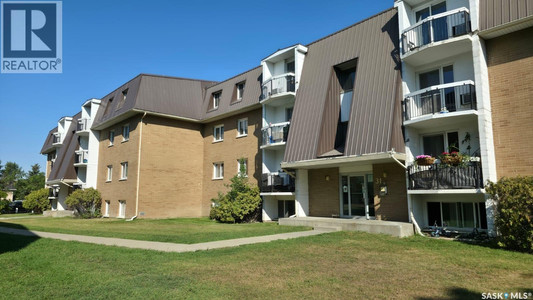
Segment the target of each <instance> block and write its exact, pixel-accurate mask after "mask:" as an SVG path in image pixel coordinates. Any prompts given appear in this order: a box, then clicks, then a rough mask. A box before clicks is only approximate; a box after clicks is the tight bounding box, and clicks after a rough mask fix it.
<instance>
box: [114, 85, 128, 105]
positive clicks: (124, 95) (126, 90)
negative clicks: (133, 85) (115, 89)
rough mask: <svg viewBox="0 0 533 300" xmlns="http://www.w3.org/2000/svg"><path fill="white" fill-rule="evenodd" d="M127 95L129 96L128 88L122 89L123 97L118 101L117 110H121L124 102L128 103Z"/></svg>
mask: <svg viewBox="0 0 533 300" xmlns="http://www.w3.org/2000/svg"><path fill="white" fill-rule="evenodd" d="M127 96H128V89H125V90H123V91H122V98H121V99H120V101H119V102H118V104H117V108H116V109H115V110H119V109H121V108H122V106H124V103H126V98H127Z"/></svg>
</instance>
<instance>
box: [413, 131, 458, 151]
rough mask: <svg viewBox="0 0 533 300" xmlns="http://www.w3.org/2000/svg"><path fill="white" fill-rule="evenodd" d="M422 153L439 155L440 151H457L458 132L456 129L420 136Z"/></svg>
mask: <svg viewBox="0 0 533 300" xmlns="http://www.w3.org/2000/svg"><path fill="white" fill-rule="evenodd" d="M422 140H423V145H424V154H426V155H431V156H435V157H436V156H439V155H441V154H442V152H454V151H459V133H458V132H457V131H453V132H448V133H445V134H444V133H443V134H434V135H427V136H424V137H423V138H422Z"/></svg>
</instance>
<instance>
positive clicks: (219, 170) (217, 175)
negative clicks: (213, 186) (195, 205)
mask: <svg viewBox="0 0 533 300" xmlns="http://www.w3.org/2000/svg"><path fill="white" fill-rule="evenodd" d="M219 179H224V162H216V163H213V180H219Z"/></svg>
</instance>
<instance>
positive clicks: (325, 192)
mask: <svg viewBox="0 0 533 300" xmlns="http://www.w3.org/2000/svg"><path fill="white" fill-rule="evenodd" d="M308 176H309V177H308V183H309V215H310V216H313V217H331V216H333V215H336V216H339V214H340V211H339V207H340V198H339V196H340V195H339V168H328V169H312V170H309V173H308ZM326 176H329V181H328V180H326Z"/></svg>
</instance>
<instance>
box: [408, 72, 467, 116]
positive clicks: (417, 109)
mask: <svg viewBox="0 0 533 300" xmlns="http://www.w3.org/2000/svg"><path fill="white" fill-rule="evenodd" d="M403 107H404V108H403V113H404V121H407V120H412V119H414V118H417V117H421V116H424V115H430V114H436V113H448V112H455V111H462V110H471V109H477V104H476V89H475V86H474V82H473V81H472V80H465V81H459V82H453V83H447V84H440V85H434V86H430V87H428V88H425V89H422V90H419V91H416V92H413V93H410V94H407V95H406V96H405V99H404V103H403Z"/></svg>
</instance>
